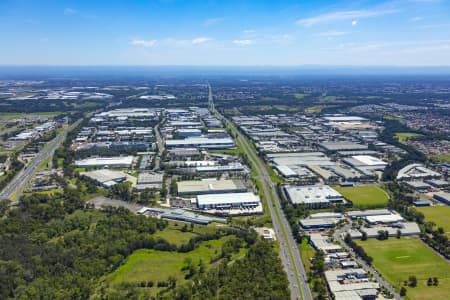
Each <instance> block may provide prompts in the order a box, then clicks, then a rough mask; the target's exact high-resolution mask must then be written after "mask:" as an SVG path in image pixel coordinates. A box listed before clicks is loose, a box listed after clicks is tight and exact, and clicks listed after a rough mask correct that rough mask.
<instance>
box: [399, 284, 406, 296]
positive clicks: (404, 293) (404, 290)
mask: <svg viewBox="0 0 450 300" xmlns="http://www.w3.org/2000/svg"><path fill="white" fill-rule="evenodd" d="M400 296H402V297H405V296H406V288H405V287H404V286H402V288H401V289H400Z"/></svg>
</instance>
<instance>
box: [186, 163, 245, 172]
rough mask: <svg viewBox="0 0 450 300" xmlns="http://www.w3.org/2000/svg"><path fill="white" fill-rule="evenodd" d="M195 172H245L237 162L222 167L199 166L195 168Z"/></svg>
mask: <svg viewBox="0 0 450 300" xmlns="http://www.w3.org/2000/svg"><path fill="white" fill-rule="evenodd" d="M195 170H196V171H197V172H199V173H224V172H242V171H245V168H244V166H243V165H242V164H241V163H239V162H237V163H230V164H228V165H223V166H201V167H196V168H195Z"/></svg>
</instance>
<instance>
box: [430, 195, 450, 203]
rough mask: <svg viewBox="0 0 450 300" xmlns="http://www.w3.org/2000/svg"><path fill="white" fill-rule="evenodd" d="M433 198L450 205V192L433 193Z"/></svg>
mask: <svg viewBox="0 0 450 300" xmlns="http://www.w3.org/2000/svg"><path fill="white" fill-rule="evenodd" d="M433 199H435V200H437V201H439V202H442V203H444V204H447V205H450V193H436V194H434V195H433Z"/></svg>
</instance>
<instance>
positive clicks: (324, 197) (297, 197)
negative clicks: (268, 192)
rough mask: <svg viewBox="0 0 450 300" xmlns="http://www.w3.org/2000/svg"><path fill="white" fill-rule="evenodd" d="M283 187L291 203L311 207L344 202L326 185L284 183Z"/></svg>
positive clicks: (337, 193) (339, 195)
mask: <svg viewBox="0 0 450 300" xmlns="http://www.w3.org/2000/svg"><path fill="white" fill-rule="evenodd" d="M283 189H284V192H285V195H286V197H287V198H288V200H289V201H290V202H291V203H293V204H304V205H307V206H308V207H311V208H320V207H325V206H329V205H331V204H335V203H343V202H344V197H343V196H342V195H341V194H340V193H339V192H338V191H336V190H334V189H332V188H331V187H329V186H328V185H286V186H284V188H283Z"/></svg>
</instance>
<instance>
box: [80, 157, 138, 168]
mask: <svg viewBox="0 0 450 300" xmlns="http://www.w3.org/2000/svg"><path fill="white" fill-rule="evenodd" d="M133 159H134V157H133V156H113V157H90V158H86V159H81V160H77V161H75V165H76V166H77V167H79V168H94V167H104V168H108V167H109V168H130V167H131V165H132V164H133Z"/></svg>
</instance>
